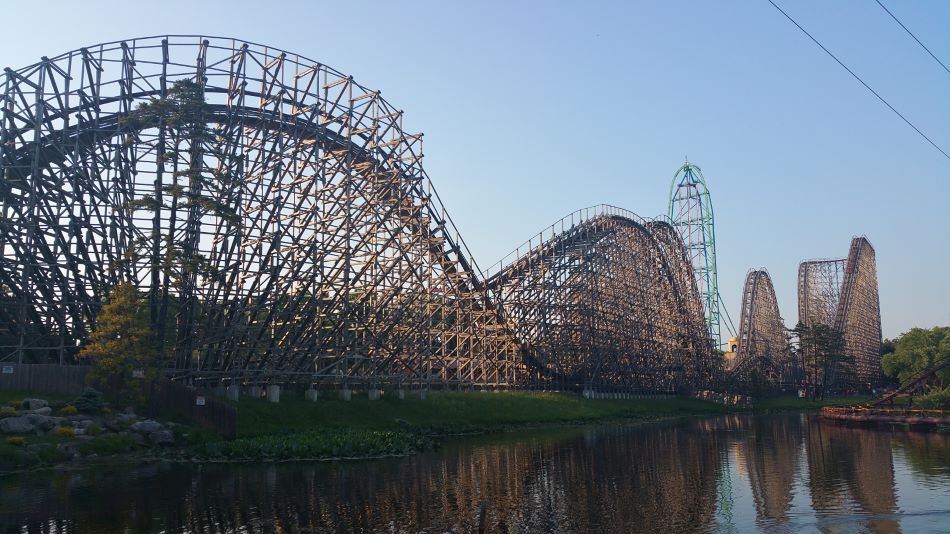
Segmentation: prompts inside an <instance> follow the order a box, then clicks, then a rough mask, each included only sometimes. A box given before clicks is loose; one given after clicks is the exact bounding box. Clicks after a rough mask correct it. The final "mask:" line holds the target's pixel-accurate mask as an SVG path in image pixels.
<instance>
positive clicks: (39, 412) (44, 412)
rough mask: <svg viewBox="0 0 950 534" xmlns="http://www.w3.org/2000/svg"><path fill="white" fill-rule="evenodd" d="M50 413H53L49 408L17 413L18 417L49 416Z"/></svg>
mask: <svg viewBox="0 0 950 534" xmlns="http://www.w3.org/2000/svg"><path fill="white" fill-rule="evenodd" d="M51 413H53V409H52V408H50V407H49V406H44V407H42V408H37V409H35V410H20V412H19V414H20V415H30V414H36V415H49V414H51Z"/></svg>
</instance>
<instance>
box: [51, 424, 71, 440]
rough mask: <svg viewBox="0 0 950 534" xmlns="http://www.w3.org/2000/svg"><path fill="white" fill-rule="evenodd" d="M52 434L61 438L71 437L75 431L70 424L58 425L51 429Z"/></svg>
mask: <svg viewBox="0 0 950 534" xmlns="http://www.w3.org/2000/svg"><path fill="white" fill-rule="evenodd" d="M53 435H55V436H58V437H61V438H71V437H74V436H75V435H76V431H75V430H73V427H71V426H58V427H56V428H54V429H53Z"/></svg>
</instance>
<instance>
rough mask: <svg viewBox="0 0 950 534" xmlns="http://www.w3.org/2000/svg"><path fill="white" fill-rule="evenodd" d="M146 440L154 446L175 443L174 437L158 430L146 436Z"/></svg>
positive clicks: (166, 431)
mask: <svg viewBox="0 0 950 534" xmlns="http://www.w3.org/2000/svg"><path fill="white" fill-rule="evenodd" d="M148 439H150V440H151V441H152V443H154V444H155V445H172V444H174V443H175V436H174V435H173V434H172V433H171V432H169V431H168V430H159V431H157V432H152V433H151V434H149V435H148Z"/></svg>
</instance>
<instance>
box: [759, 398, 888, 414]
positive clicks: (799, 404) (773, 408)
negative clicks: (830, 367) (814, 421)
mask: <svg viewBox="0 0 950 534" xmlns="http://www.w3.org/2000/svg"><path fill="white" fill-rule="evenodd" d="M871 398H872V397H869V396H859V397H826V398H824V399H823V400H812V399H800V398H798V397H775V398H771V399H763V400H759V401H755V404H753V406H752V408H753V410H754V411H756V412H783V411H795V410H820V409H821V408H823V407H825V406H847V405H851V404H862V403H865V402H867V401H869V400H871Z"/></svg>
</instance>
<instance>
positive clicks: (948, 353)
mask: <svg viewBox="0 0 950 534" xmlns="http://www.w3.org/2000/svg"><path fill="white" fill-rule="evenodd" d="M946 358H950V327H946V326H938V327H935V328H930V329H926V328H913V329H911V330H910V331H909V332H907V333H905V334H903V335H902V336H901V337H900V338H898V339H897V341H896V342H895V343H894V352H892V353H889V354H885V355H884V357H883V358H882V359H881V368H882V369H883V370H884V374H886V375H887V376H891V377H896V378H897V379H898V380H900V382H901V385H904V384H906V383H907V382H908V381H909V380H910V379H911V378H912V377H913V376H914V375H916V374H917V373H919V372H921V371H923V370H924V369H927V368H928V367H930V366H932V365H934V364H935V363H937V362H939V361H942V360H944V359H946ZM931 386H932V387H933V388H934V389H939V388H945V387H950V367H948V368H946V369H943V370H942V371H939V372H938V373H937V376H936V378H935V381H934V382H933V383H932V384H931Z"/></svg>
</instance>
